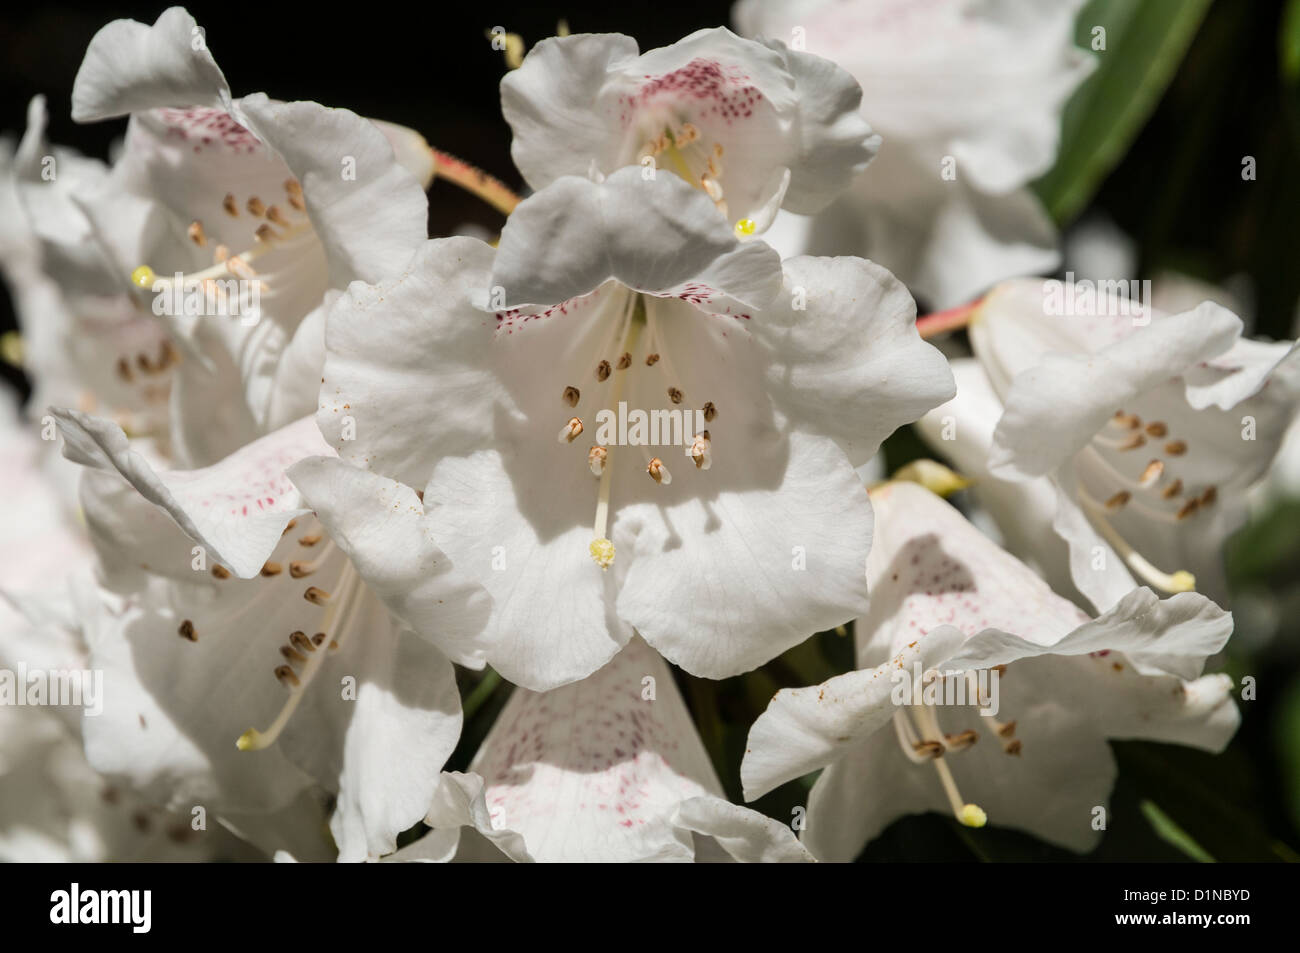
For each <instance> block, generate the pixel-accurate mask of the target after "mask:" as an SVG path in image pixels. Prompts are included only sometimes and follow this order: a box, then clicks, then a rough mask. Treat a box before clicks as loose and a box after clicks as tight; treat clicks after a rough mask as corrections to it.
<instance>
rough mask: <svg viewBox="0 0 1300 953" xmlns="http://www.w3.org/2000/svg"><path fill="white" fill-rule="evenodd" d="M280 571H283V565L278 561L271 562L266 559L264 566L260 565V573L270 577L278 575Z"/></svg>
mask: <svg viewBox="0 0 1300 953" xmlns="http://www.w3.org/2000/svg"><path fill="white" fill-rule="evenodd" d="M282 572H284V567H283V566H281V565H280V564H279V563H273V562H269V561H268V562H267V563H266V564H265V565H264V566H262V575H263V576H266V577H267V578H270V577H271V576H278V575H280V573H282Z"/></svg>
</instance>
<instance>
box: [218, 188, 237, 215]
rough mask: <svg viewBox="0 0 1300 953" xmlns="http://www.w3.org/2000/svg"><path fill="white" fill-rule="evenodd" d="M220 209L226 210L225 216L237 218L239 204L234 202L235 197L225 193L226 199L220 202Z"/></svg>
mask: <svg viewBox="0 0 1300 953" xmlns="http://www.w3.org/2000/svg"><path fill="white" fill-rule="evenodd" d="M221 207H222V208H224V209H225V210H226V214H227V215H229V216H230V217H231V218H238V217H239V203H238V202H236V201H235V197H234V196H233V195H231V194H230V193H229V192H227V193H226V197H225V198H224V199H222V200H221Z"/></svg>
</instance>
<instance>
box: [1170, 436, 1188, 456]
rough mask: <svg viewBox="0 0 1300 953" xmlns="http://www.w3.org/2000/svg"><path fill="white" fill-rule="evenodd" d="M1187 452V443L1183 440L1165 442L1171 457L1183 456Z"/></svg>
mask: <svg viewBox="0 0 1300 953" xmlns="http://www.w3.org/2000/svg"><path fill="white" fill-rule="evenodd" d="M1186 452H1187V444H1186V443H1185V442H1184V441H1182V440H1170V441H1169V442H1168V443H1167V444H1165V453H1167V454H1169V455H1170V456H1171V457H1181V456H1182V455H1183V454H1184V453H1186Z"/></svg>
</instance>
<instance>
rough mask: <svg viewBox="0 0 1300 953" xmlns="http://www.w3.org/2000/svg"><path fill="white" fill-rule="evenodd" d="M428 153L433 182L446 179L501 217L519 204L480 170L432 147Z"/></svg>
mask: <svg viewBox="0 0 1300 953" xmlns="http://www.w3.org/2000/svg"><path fill="white" fill-rule="evenodd" d="M429 151H430V152H431V153H433V177H434V181H437V180H438V179H446V180H447V181H448V182H452V183H454V184H456V185H459V186H460V187H461V188H462V189H464V190H465V191H466V192H469V193H470V194H471V195H476V196H478V197H479V198H481V199H482V200H483V201H484V202H487V204H488V205H491V206H492V207H493V208H494V209H496V210H497V211H498V212H500V213H501V214H502V215H509V214H510V213H511V212H513V211H514V210H515V206H516V205H518V204H519V202H520V198H519V196H518V195H516V194H515V193H514V192H512V191H510V189H508V188H506V186H505V185H504V184H503V183H502V182H501V180H500V179H495V178H493V177H492V176H490V175H488V174H487V173H486V172H484V171H483V170H482V169H479V168H475V167H474V166H472V165H470V164H469V163H468V162H465V161H464V160H462V159H457V158H456V157H455V156H454V155H452V154H451V153H449V152H443V151H442V150H441V149H435V148H433V147H432V146H430V147H429Z"/></svg>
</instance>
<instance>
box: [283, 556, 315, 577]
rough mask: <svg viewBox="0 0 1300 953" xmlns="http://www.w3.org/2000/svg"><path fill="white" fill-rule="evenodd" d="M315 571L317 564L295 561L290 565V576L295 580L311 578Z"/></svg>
mask: <svg viewBox="0 0 1300 953" xmlns="http://www.w3.org/2000/svg"><path fill="white" fill-rule="evenodd" d="M315 571H316V564H315V563H310V562H303V561H302V560H298V559H295V560H294V561H293V562H291V563H289V575H290V576H292V577H293V578H294V579H302V578H303V577H305V576H310V575H311V574H312V573H314V572H315Z"/></svg>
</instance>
